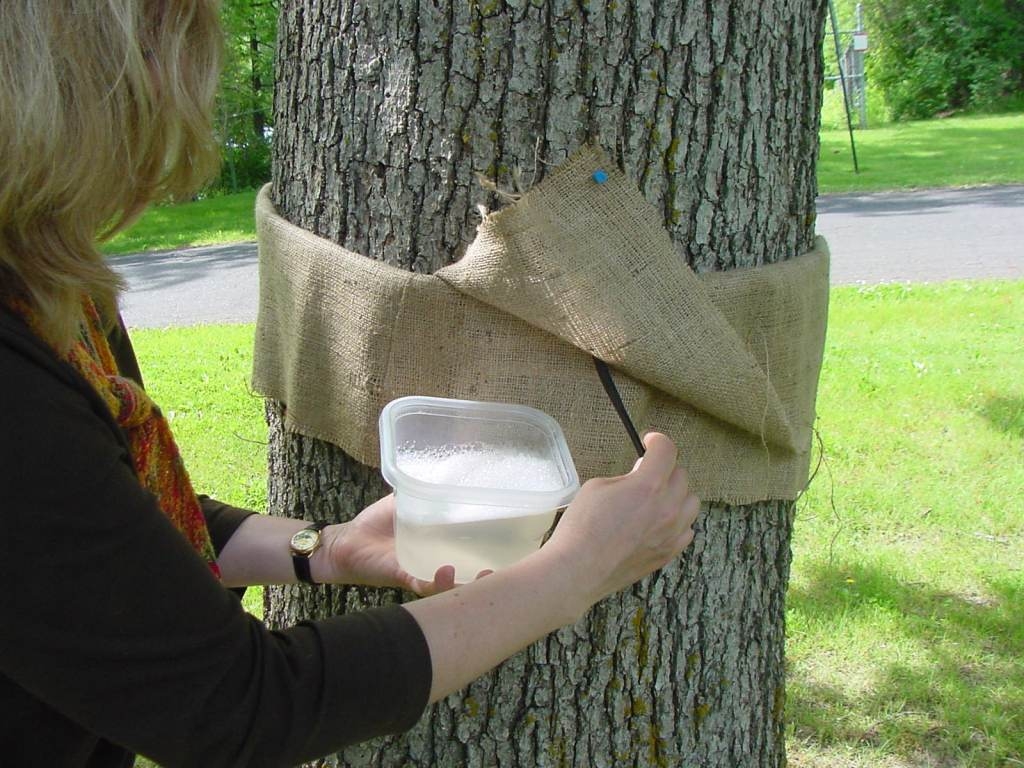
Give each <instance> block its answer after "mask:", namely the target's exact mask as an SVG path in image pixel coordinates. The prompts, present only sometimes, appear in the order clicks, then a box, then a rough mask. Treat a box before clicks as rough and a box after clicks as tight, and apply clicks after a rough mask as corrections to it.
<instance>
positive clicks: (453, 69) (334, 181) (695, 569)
mask: <svg viewBox="0 0 1024 768" xmlns="http://www.w3.org/2000/svg"><path fill="white" fill-rule="evenodd" d="M824 12H825V2H824V0H732V1H731V2H722V3H697V2H692V0H662V2H658V3H653V2H645V1H643V0H633V1H632V2H618V3H589V4H588V3H580V2H569V1H568V0H548V1H547V2H545V1H543V0H535V1H534V2H507V3H502V2H489V3H478V2H471V3H462V2H441V1H440V0H439V1H438V2H423V0H392V1H391V2H387V3H353V2H344V1H343V0H294V2H290V3H288V4H287V5H286V6H285V7H284V9H283V12H282V16H281V26H280V30H279V47H278V62H279V64H278V74H277V86H276V87H277V93H276V99H275V105H276V106H275V109H276V113H275V134H274V153H275V154H274V168H273V195H274V199H275V201H276V203H277V205H278V207H279V209H280V210H281V212H282V213H283V214H284V216H285V217H286V218H288V219H290V220H291V221H292V222H294V223H296V224H298V225H299V226H301V227H303V228H305V229H308V230H311V231H313V232H315V233H317V234H319V235H321V236H323V237H327V238H330V239H333V240H335V241H337V242H339V243H342V244H344V245H345V246H347V247H348V248H350V249H352V250H355V251H357V252H360V253H364V254H367V255H370V256H372V257H374V258H378V259H383V260H385V261H387V262H389V263H391V264H394V265H397V266H400V267H404V268H407V269H412V270H417V271H421V272H429V271H431V270H433V269H436V268H438V267H440V266H442V265H443V264H445V263H447V262H450V261H452V260H454V259H456V258H457V257H458V256H459V254H460V252H461V250H462V248H463V247H464V245H465V243H466V242H468V241H469V240H471V239H472V237H473V234H474V230H475V226H476V224H477V223H478V221H479V218H478V214H477V212H476V205H477V204H478V203H481V202H484V203H487V204H488V205H489V206H490V207H492V208H493V207H496V206H498V204H499V203H500V201H499V200H498V199H496V198H494V197H493V196H489V195H488V194H487V193H485V192H484V191H482V189H481V187H480V186H479V184H478V182H477V175H478V174H483V175H484V176H486V177H488V178H490V179H493V180H495V181H496V182H497V183H498V185H499V186H503V187H512V186H513V184H514V179H515V178H516V177H521V178H522V180H523V181H524V182H525V183H526V184H527V185H529V184H531V183H534V182H536V181H538V180H539V179H541V178H542V177H543V176H544V175H545V173H546V172H547V170H548V164H549V163H550V164H553V165H554V164H557V163H558V162H559V161H560V160H561V159H563V158H564V157H565V156H566V155H567V153H569V152H571V151H572V150H574V149H576V148H577V147H579V146H580V145H581V144H582V143H583V142H585V141H595V142H597V143H598V144H600V145H601V146H603V147H604V148H605V150H606V151H607V152H608V153H609V154H610V155H611V156H612V157H613V158H614V159H615V160H616V161H617V162H618V163H619V164H620V166H622V167H623V168H624V169H625V170H626V171H627V173H629V174H631V175H632V176H633V178H635V179H636V180H637V182H638V184H639V186H640V187H641V189H642V191H643V193H644V194H645V196H646V197H647V198H648V200H650V201H651V202H652V203H653V204H654V205H655V206H656V208H657V209H658V210H660V211H662V212H663V217H664V224H665V227H666V228H667V230H668V231H669V232H670V233H671V236H672V238H673V240H674V241H675V243H676V244H677V245H678V247H679V250H680V253H681V255H682V257H683V258H685V259H687V261H688V262H689V263H690V264H691V265H692V266H693V267H694V268H695V269H697V270H725V269H732V268H735V267H741V266H749V265H755V264H764V263H772V262H777V261H780V260H784V259H787V258H790V257H792V256H795V255H797V254H799V253H802V252H804V251H806V250H808V249H809V248H810V247H811V245H812V240H813V236H814V210H815V207H814V206H815V196H816V184H815V160H816V155H817V131H818V115H819V108H820V96H821V79H822V60H821V57H822V31H823V21H824ZM443 330H444V329H436V328H424V333H438V332H443ZM280 415H281V405H280V404H271V406H270V407H269V408H268V419H269V422H270V441H271V445H270V451H269V453H270V462H271V479H270V487H269V494H268V495H269V499H268V501H269V506H270V509H271V512H272V513H274V514H287V515H292V516H301V517H304V518H307V519H320V520H329V521H338V520H345V519H349V518H350V517H351V516H352V515H353V514H355V513H356V512H358V510H359V509H361V508H362V507H364V506H365V505H366V504H368V503H370V502H371V501H373V500H375V499H376V498H378V497H379V496H381V495H382V494H384V493H386V492H387V489H386V487H385V486H384V485H383V484H382V482H381V480H380V478H379V475H378V473H377V471H376V470H375V469H372V468H368V467H364V466H361V465H359V464H358V463H356V462H355V461H354V460H352V459H351V458H350V457H348V456H346V455H345V454H344V453H343V452H341V451H340V450H338V449H337V448H335V447H333V446H331V445H328V444H325V443H322V442H319V441H316V440H313V439H310V438H306V437H302V436H299V435H295V434H289V433H287V432H285V431H284V430H283V429H282V427H281V420H280ZM683 452H684V455H685V447H684V451H683ZM793 512H794V507H793V504H791V503H785V502H764V503H759V504H754V505H751V506H746V507H730V506H724V505H720V504H714V503H712V504H711V506H710V508H708V509H707V510H706V513H705V515H704V517H703V520H702V522H701V524H700V526H699V530H698V531H697V538H696V540H695V542H694V544H693V546H692V547H691V549H690V550H689V552H688V553H687V555H686V556H685V557H684V558H683V559H682V560H681V561H680V562H678V563H676V564H674V565H672V566H670V567H668V568H666V569H664V570H663V571H661V572H659V573H658V574H656V575H654V576H653V577H651V578H649V579H647V580H645V581H644V582H643V583H642V584H640V585H638V586H637V587H635V588H634V589H632V590H630V591H627V592H625V593H624V594H622V595H620V596H617V597H615V598H612V599H609V600H606V601H604V602H603V603H601V604H600V605H598V606H597V607H595V608H594V609H593V610H592V611H591V612H590V614H589V615H588V616H587V618H586V620H585V621H584V622H582V623H580V624H579V625H577V626H576V627H575V628H571V629H567V630H564V631H562V632H560V633H558V634H556V635H553V636H551V637H550V638H549V639H547V640H545V641H542V642H540V643H537V644H536V645H534V646H533V647H532V648H530V649H529V650H528V651H527V652H525V653H523V654H520V655H519V656H518V657H516V658H515V659H513V660H511V661H509V662H508V663H506V664H505V665H503V666H502V667H501V668H500V669H499V670H498V671H496V672H495V673H494V674H493V675H491V676H489V677H485V678H484V679H482V680H480V681H478V682H477V683H475V684H473V685H472V686H471V687H469V688H468V689H467V690H466V691H464V692H462V693H461V694H458V695H454V696H452V697H450V698H448V699H447V700H446V701H444V702H442V703H440V704H439V705H438V706H436V707H435V708H433V709H432V710H431V711H430V712H428V713H427V714H426V715H425V717H424V719H423V721H422V722H421V723H420V725H419V726H417V728H416V729H414V730H413V731H412V732H411V733H410V734H407V735H404V736H401V737H396V738H390V739H384V740H380V741H377V742H373V743H370V744H366V745H361V746H358V747H355V748H352V749H350V750H348V751H346V752H345V753H344V755H343V756H341V757H340V758H339V759H338V760H340V762H341V763H342V764H345V765H386V766H391V765H396V766H397V765H403V766H464V765H469V766H493V765H507V766H547V765H580V766H582V765H592V766H602V765H643V766H664V765H694V766H698V765H699V766H737V765H744V766H752V765H763V766H780V765H783V764H784V762H785V748H784V731H783V704H784V680H783V645H784V612H783V608H784V594H785V589H786V584H787V580H788V576H789V565H790V548H789V542H790V536H791V531H792V525H793ZM266 595H267V606H266V616H267V619H268V620H269V621H270V622H271V623H275V622H276V623H288V622H291V621H294V620H296V619H297V618H299V617H302V616H306V615H310V614H326V613H334V612H337V611H341V610H354V609H358V608H360V607H363V606H366V605H370V604H375V603H377V602H378V601H380V600H382V599H385V600H386V599H394V598H395V597H397V596H395V595H390V596H383V597H381V596H380V595H379V594H378V593H375V592H372V591H366V590H360V589H355V588H326V589H324V590H322V591H320V590H309V589H295V588H285V589H272V590H268V592H267V593H266ZM335 762H336V761H335Z"/></svg>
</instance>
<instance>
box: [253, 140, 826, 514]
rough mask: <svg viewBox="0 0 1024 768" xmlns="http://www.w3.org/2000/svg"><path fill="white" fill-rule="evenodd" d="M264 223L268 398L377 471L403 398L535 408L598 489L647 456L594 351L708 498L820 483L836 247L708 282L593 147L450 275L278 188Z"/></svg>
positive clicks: (641, 421) (497, 226)
mask: <svg viewBox="0 0 1024 768" xmlns="http://www.w3.org/2000/svg"><path fill="white" fill-rule="evenodd" d="M598 170H602V171H604V172H605V174H606V176H607V178H606V179H605V180H603V181H602V182H599V181H597V180H595V177H594V172H595V171H598ZM601 178H603V177H601ZM256 219H257V230H258V237H259V252H260V304H259V316H258V321H257V325H256V349H255V359H254V371H253V387H254V389H255V390H256V391H258V392H260V393H262V394H263V395H266V396H268V397H272V398H275V399H277V400H280V401H282V402H283V403H284V404H285V405H286V424H287V426H288V428H290V429H294V430H296V431H298V432H300V433H303V434H306V435H309V436H312V437H316V438H320V439H322V440H326V441H328V442H331V443H334V444H336V445H338V446H340V447H341V448H342V449H343V450H344V451H345V452H347V453H348V454H349V455H351V456H352V457H354V458H355V459H357V460H358V461H360V462H362V463H364V464H369V465H373V466H377V465H379V460H380V457H379V446H378V438H377V418H378V416H379V414H380V410H381V408H382V407H383V406H384V405H385V404H386V403H387V402H388V401H390V400H392V399H393V398H396V397H400V396H403V395H410V394H418V395H435V396H439V397H453V398H462V399H469V400H489V401H497V402H509V403H521V404H525V405H531V406H533V407H535V408H539V409H541V410H542V411H545V412H547V413H549V414H551V415H552V416H554V417H555V418H556V419H557V420H558V421H559V423H560V424H561V425H562V428H563V429H564V430H565V433H566V438H567V440H568V443H569V447H570V449H571V450H572V455H573V458H574V460H575V462H576V466H577V469H578V470H579V473H580V476H581V478H583V479H586V478H588V477H593V476H597V475H611V474H618V473H620V472H624V471H627V470H628V469H629V468H630V466H631V465H632V463H633V462H634V461H635V459H636V454H635V453H634V451H633V447H632V444H631V442H630V440H629V438H628V436H627V433H626V431H625V430H624V428H623V426H622V424H621V423H620V422H619V420H618V418H617V417H616V415H615V412H614V410H613V408H612V406H611V404H610V403H609V401H608V398H607V397H606V395H605V393H604V391H603V389H602V387H601V384H600V381H599V379H598V377H597V374H596V372H595V370H594V366H593V362H592V359H591V355H594V356H596V357H599V358H601V359H602V360H604V361H606V362H607V363H608V364H609V365H611V366H612V367H613V368H614V369H615V371H616V377H615V378H616V382H617V384H618V387H619V389H620V391H621V392H622V395H623V399H624V400H625V402H626V405H627V407H628V409H629V413H630V415H631V416H632V418H633V420H634V422H635V423H636V425H637V427H638V428H640V429H641V430H643V429H657V430H660V431H663V432H665V433H667V434H668V435H670V436H671V437H673V438H674V439H675V440H676V441H677V442H678V444H679V446H680V462H681V463H682V464H683V465H684V466H685V467H686V468H687V469H688V470H689V473H690V478H691V485H692V487H693V488H694V489H695V491H696V492H697V494H698V495H699V496H701V497H702V498H704V499H707V500H717V501H723V502H727V503H732V504H747V503H752V502H754V501H759V500H765V499H793V498H795V497H796V496H797V495H798V494H799V493H800V491H801V490H802V489H803V488H804V486H805V485H806V482H807V477H808V472H809V465H810V455H809V454H810V448H811V437H812V426H813V422H814V401H815V395H816V391H817V384H818V374H819V371H820V368H821V359H822V351H823V347H824V339H825V325H826V317H827V311H828V250H827V247H826V245H825V242H824V240H822V239H821V238H818V240H817V242H816V244H815V248H814V250H812V251H810V252H808V253H805V254H802V255H800V256H797V257H795V258H792V259H790V260H788V261H785V262H782V263H778V264H772V265H767V266H761V267H753V268H745V269H737V270H731V271H728V272H716V273H706V274H700V275H698V274H696V273H694V272H693V270H691V269H690V268H689V267H688V266H687V265H686V263H685V261H684V260H683V258H682V257H681V255H680V254H679V253H678V251H677V250H676V248H675V247H674V246H673V245H672V242H671V240H670V238H669V235H668V233H667V232H666V231H665V229H664V228H663V227H662V225H661V217H660V216H659V215H658V213H657V212H656V211H655V210H654V209H653V207H652V206H651V205H650V204H649V203H648V202H647V201H646V200H645V199H644V197H643V196H642V194H641V193H640V192H639V190H638V189H637V187H636V185H635V184H634V183H633V182H632V181H631V180H630V179H629V178H628V177H626V176H625V175H624V174H622V173H621V172H619V171H618V170H617V169H616V168H615V166H614V164H613V163H611V162H610V161H609V160H608V159H607V157H605V156H604V155H603V153H602V152H600V151H599V150H597V149H595V148H592V147H587V148H584V149H583V150H581V151H580V152H578V153H577V154H576V155H574V156H573V157H571V158H570V159H569V160H567V161H566V162H565V163H564V164H562V165H561V166H560V167H559V168H558V169H556V170H555V171H554V172H553V173H552V174H551V175H549V176H548V177H547V178H546V179H545V180H544V181H542V182H541V183H540V184H538V185H537V186H535V187H534V188H533V189H531V190H530V191H529V192H527V193H526V194H525V195H523V196H522V197H521V199H519V200H518V201H517V202H515V203H514V204H512V205H509V206H508V207H506V208H504V209H502V210H500V211H498V212H496V213H493V214H490V215H487V216H486V217H485V218H484V220H483V222H482V223H481V224H480V226H479V229H478V231H477V236H476V239H475V240H474V241H473V242H472V243H471V244H470V245H469V247H468V249H467V251H466V253H465V255H464V256H463V258H462V259H461V260H459V261H458V262H457V263H455V264H452V265H451V266H448V267H445V268H443V269H441V270H439V271H437V272H435V273H434V274H432V275H421V274H416V273H412V272H408V271H405V270H402V269H399V268H396V267H391V266H388V265H386V264H383V263H381V262H378V261H374V260H373V259H369V258H366V257H365V256H362V255H360V254H356V253H353V252H351V251H348V250H346V249H345V248H343V247H341V246H339V245H337V244H335V243H333V242H330V241H328V240H324V239H322V238H319V237H317V236H315V235H313V234H311V233H309V232H307V231H304V230H302V229H300V228H298V227H296V226H294V225H292V224H290V223H288V222H287V221H285V220H284V219H283V218H281V216H280V215H279V214H278V213H277V212H276V211H275V210H274V207H273V204H272V203H271V200H270V196H269V188H264V189H263V190H262V191H261V193H260V195H259V197H258V199H257V203H256Z"/></svg>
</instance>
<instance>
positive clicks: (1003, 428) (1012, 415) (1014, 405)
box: [979, 397, 1024, 663]
mask: <svg viewBox="0 0 1024 768" xmlns="http://www.w3.org/2000/svg"><path fill="white" fill-rule="evenodd" d="M979 412H980V413H981V415H982V416H984V417H985V418H986V419H987V420H988V421H989V423H990V424H992V426H994V427H995V428H996V429H998V430H999V431H1000V432H1005V433H1006V434H1008V435H1010V436H1012V437H1017V438H1021V439H1024V398H1021V397H990V398H989V399H988V400H987V401H986V402H985V404H984V405H983V406H982V407H981V410H980V411H979ZM1022 663H1024V662H1022Z"/></svg>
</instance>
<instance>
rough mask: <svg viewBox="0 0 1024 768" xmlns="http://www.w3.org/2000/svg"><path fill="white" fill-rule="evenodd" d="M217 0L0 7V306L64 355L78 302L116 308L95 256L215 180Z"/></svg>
mask: <svg viewBox="0 0 1024 768" xmlns="http://www.w3.org/2000/svg"><path fill="white" fill-rule="evenodd" d="M218 11H219V0H0V30H2V34H0V299H7V300H12V299H14V300H20V301H23V302H27V303H28V304H29V305H30V306H31V307H32V309H33V310H34V311H35V312H36V314H37V316H38V318H39V321H40V326H41V327H42V329H43V332H44V333H45V334H46V336H47V338H48V340H49V341H50V342H51V343H52V344H54V345H55V346H57V348H58V349H66V347H67V346H68V345H69V344H70V343H71V341H73V339H74V338H75V336H76V334H77V333H78V329H79V324H80V321H81V303H82V297H83V294H87V295H91V296H92V298H93V300H94V301H96V302H97V304H98V305H99V306H101V307H103V308H105V309H106V310H108V311H109V310H112V309H114V308H116V302H117V294H118V292H119V290H120V288H121V281H120V279H119V278H118V276H117V275H116V273H115V272H114V271H113V270H112V269H110V267H108V266H107V265H106V263H105V262H104V259H103V257H102V256H101V255H100V254H99V252H98V251H97V249H96V241H97V239H98V238H100V239H101V238H104V237H109V236H110V235H112V234H114V233H115V232H117V231H119V230H121V229H123V228H124V227H126V226H127V225H128V224H130V223H131V222H132V221H134V220H135V218H137V217H138V215H139V214H140V213H141V212H142V211H143V209H144V208H145V207H146V205H148V204H149V203H150V202H152V201H154V200H157V199H160V198H164V197H167V196H172V197H181V196H183V195H188V194H190V193H192V192H194V191H195V190H197V189H198V188H199V187H200V186H201V185H202V184H203V183H204V182H205V181H207V180H208V179H209V178H210V177H211V176H212V175H213V174H214V173H215V171H216V167H217V158H218V151H217V147H216V144H215V143H214V140H213V135H212V130H211V115H212V111H213V100H214V96H215V93H216V87H217V80H218V77H219V74H220V56H221V46H222V40H221V31H220V24H219V20H218Z"/></svg>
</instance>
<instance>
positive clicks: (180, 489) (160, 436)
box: [14, 298, 220, 577]
mask: <svg viewBox="0 0 1024 768" xmlns="http://www.w3.org/2000/svg"><path fill="white" fill-rule="evenodd" d="M14 309H15V311H17V312H18V314H20V315H21V316H22V317H23V318H24V319H25V320H26V322H28V324H29V326H30V327H31V328H32V329H33V331H35V332H36V333H37V334H38V330H37V327H36V326H37V324H36V322H35V318H34V316H33V313H32V312H31V311H25V310H26V308H25V307H24V306H16V307H14ZM83 309H84V312H85V323H84V324H83V327H82V335H81V338H80V339H79V340H78V341H76V342H75V343H74V344H73V345H72V347H71V350H70V352H68V354H67V356H66V357H65V358H64V359H65V360H66V361H67V362H69V363H70V364H71V365H72V367H74V368H75V370H77V371H78V372H79V373H80V374H82V376H83V377H84V378H85V380H86V381H88V382H89V384H90V385H91V386H92V388H93V389H95V390H96V392H97V393H98V394H99V396H100V397H101V398H103V401H104V402H105V403H106V404H107V408H109V409H110V413H111V414H112V415H113V417H114V420H115V421H116V422H117V423H118V425H119V426H120V427H121V429H122V430H123V431H124V433H125V435H127V437H128V445H129V449H130V451H131V458H132V463H133V464H134V466H135V474H136V475H137V476H138V478H139V482H140V483H141V484H142V487H143V488H146V489H147V490H148V491H150V492H151V493H152V494H153V495H154V496H156V499H157V502H158V503H159V505H160V509H161V510H163V512H164V514H165V515H167V517H169V518H170V520H171V522H172V523H174V526H175V527H176V528H177V529H178V530H179V531H181V533H182V535H184V536H185V538H186V539H188V541H189V543H190V544H191V545H192V547H193V548H194V549H195V550H196V552H198V553H199V555H200V556H201V557H202V558H203V559H204V560H206V562H207V564H208V565H209V566H210V570H211V571H213V573H214V575H215V576H217V577H220V569H219V568H218V567H217V562H216V554H215V553H214V550H213V544H212V542H211V541H210V532H209V531H208V530H207V527H206V518H205V517H204V516H203V511H202V508H201V507H200V505H199V500H198V499H197V498H196V494H195V491H194V490H193V489H192V481H191V480H190V479H189V476H188V472H187V471H186V470H185V464H184V463H183V462H182V460H181V454H180V453H179V452H178V446H177V445H176V444H175V442H174V437H173V435H172V434H171V428H170V426H169V425H168V424H167V419H165V418H164V416H163V414H162V413H161V412H160V409H159V407H158V406H157V405H156V403H154V402H153V400H152V399H151V398H150V397H149V395H147V394H146V392H145V390H143V389H142V387H141V386H139V385H138V384H137V383H136V382H134V381H133V380H131V379H128V378H125V377H123V376H120V375H119V373H118V369H117V363H116V362H115V361H114V355H113V353H112V352H111V351H110V345H109V344H108V343H107V337H106V335H105V334H104V332H103V323H102V321H101V319H100V316H99V312H97V310H96V306H95V305H94V304H93V302H92V301H91V300H90V299H88V298H86V299H85V300H84V301H83Z"/></svg>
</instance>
